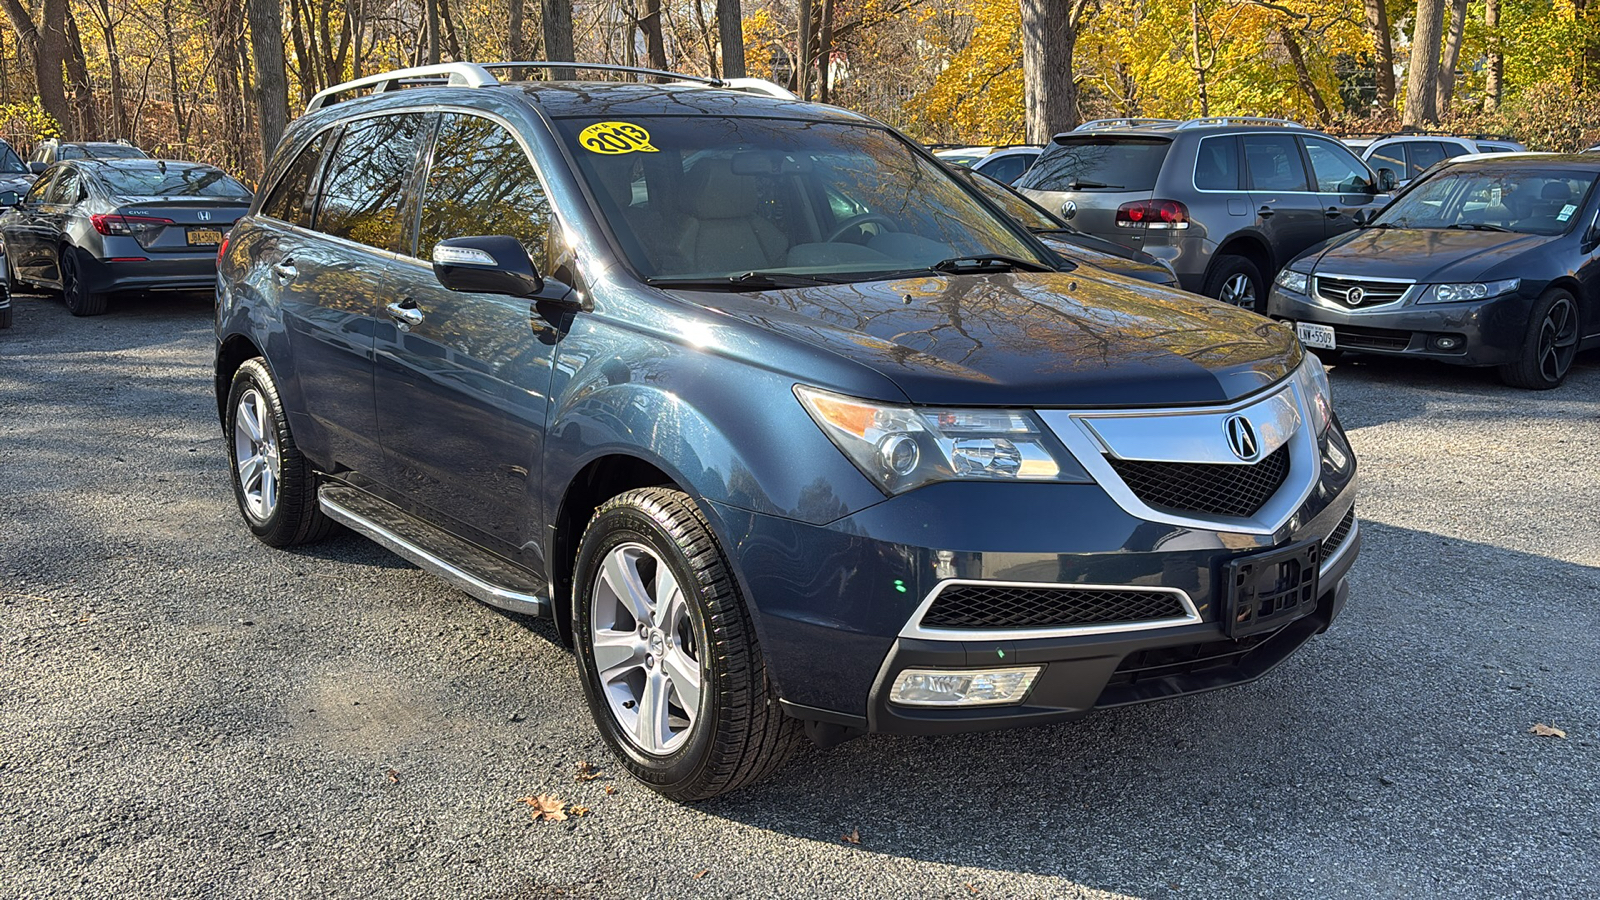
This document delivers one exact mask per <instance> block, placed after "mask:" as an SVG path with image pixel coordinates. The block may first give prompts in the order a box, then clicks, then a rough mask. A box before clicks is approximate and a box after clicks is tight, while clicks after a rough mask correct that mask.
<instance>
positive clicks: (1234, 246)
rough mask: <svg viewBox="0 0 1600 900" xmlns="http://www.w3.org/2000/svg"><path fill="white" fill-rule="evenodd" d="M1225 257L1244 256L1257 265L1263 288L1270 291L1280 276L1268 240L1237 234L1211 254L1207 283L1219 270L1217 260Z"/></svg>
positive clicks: (1256, 235) (1248, 234)
mask: <svg viewBox="0 0 1600 900" xmlns="http://www.w3.org/2000/svg"><path fill="white" fill-rule="evenodd" d="M1224 256H1242V257H1244V258H1245V259H1248V260H1250V262H1252V263H1254V264H1255V267H1256V270H1257V271H1259V272H1260V273H1261V279H1262V282H1263V284H1262V287H1263V288H1264V289H1270V288H1271V287H1272V279H1274V278H1276V277H1277V275H1278V269H1277V264H1276V260H1275V259H1274V256H1273V253H1272V246H1271V245H1270V244H1268V243H1267V241H1266V239H1265V238H1263V237H1261V236H1260V235H1258V234H1254V233H1252V232H1244V233H1242V234H1236V235H1233V236H1232V237H1230V238H1228V239H1227V240H1226V241H1223V242H1222V244H1221V246H1219V247H1217V249H1216V252H1215V253H1212V254H1211V264H1210V265H1208V266H1207V267H1206V279H1205V280H1206V281H1210V280H1211V275H1212V273H1214V272H1215V271H1216V269H1217V260H1219V259H1221V258H1222V257H1224Z"/></svg>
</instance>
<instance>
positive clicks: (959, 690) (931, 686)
mask: <svg viewBox="0 0 1600 900" xmlns="http://www.w3.org/2000/svg"><path fill="white" fill-rule="evenodd" d="M1041 669H1043V666H1019V667H1016V668H1011V669H907V670H905V671H904V672H901V673H900V677H899V678H896V679H895V682H894V689H893V690H891V691H890V692H889V702H891V703H898V704H900V705H902V706H993V705H996V704H1000V703H1021V702H1022V701H1023V699H1024V698H1025V697H1027V696H1028V690H1029V689H1030V688H1032V687H1033V680H1034V679H1035V678H1038V677H1039V672H1040V670H1041Z"/></svg>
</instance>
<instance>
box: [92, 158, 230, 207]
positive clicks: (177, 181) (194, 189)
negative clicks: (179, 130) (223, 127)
mask: <svg viewBox="0 0 1600 900" xmlns="http://www.w3.org/2000/svg"><path fill="white" fill-rule="evenodd" d="M96 174H98V175H99V176H100V180H101V181H103V182H105V185H106V188H107V189H108V190H110V191H111V192H112V193H113V194H118V195H121V196H124V197H239V198H241V199H243V198H248V197H249V196H250V189H249V188H247V187H245V186H244V185H242V184H240V183H239V182H237V181H235V180H233V179H232V178H230V177H228V174H227V173H226V172H223V171H222V170H221V169H213V168H211V167H210V166H183V165H172V164H170V163H168V164H159V163H158V164H154V165H148V166H137V167H135V166H105V167H103V168H101V169H100V171H99V172H98V173H96Z"/></svg>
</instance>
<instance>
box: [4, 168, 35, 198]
mask: <svg viewBox="0 0 1600 900" xmlns="http://www.w3.org/2000/svg"><path fill="white" fill-rule="evenodd" d="M38 177H39V176H37V175H34V174H31V173H28V172H0V191H16V192H17V193H19V194H26V193H27V192H28V188H31V187H33V182H34V179H36V178H38Z"/></svg>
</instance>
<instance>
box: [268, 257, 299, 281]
mask: <svg viewBox="0 0 1600 900" xmlns="http://www.w3.org/2000/svg"><path fill="white" fill-rule="evenodd" d="M272 274H274V275H276V276H278V277H279V278H281V279H283V280H284V281H288V280H289V279H291V278H293V277H295V276H296V275H299V274H300V270H299V269H296V268H295V267H294V260H292V259H286V260H284V261H283V262H281V263H277V264H275V265H273V267H272Z"/></svg>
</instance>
